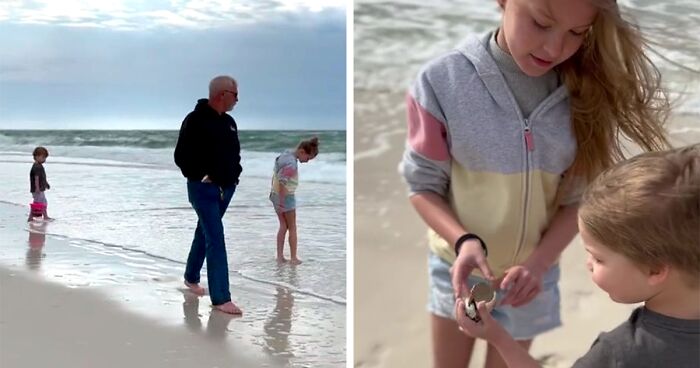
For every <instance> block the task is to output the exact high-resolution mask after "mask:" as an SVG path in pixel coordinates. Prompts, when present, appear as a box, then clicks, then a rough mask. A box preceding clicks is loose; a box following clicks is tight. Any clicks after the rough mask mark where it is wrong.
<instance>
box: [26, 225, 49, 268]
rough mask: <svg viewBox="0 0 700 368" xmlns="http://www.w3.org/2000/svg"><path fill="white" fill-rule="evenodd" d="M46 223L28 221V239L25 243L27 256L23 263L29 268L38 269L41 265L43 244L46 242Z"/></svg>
mask: <svg viewBox="0 0 700 368" xmlns="http://www.w3.org/2000/svg"><path fill="white" fill-rule="evenodd" d="M46 225H47V224H46V223H45V222H41V223H34V222H31V223H29V239H28V240H27V244H28V245H29V248H28V249H27V257H26V260H25V263H26V265H27V268H29V269H30V270H34V271H36V270H38V269H39V268H40V267H41V261H42V258H44V256H45V254H44V253H43V250H44V245H45V244H46Z"/></svg>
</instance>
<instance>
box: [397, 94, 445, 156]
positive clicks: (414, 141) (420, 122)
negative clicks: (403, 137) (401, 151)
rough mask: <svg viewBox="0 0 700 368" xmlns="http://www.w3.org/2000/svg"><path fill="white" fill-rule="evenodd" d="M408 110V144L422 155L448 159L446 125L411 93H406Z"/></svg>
mask: <svg viewBox="0 0 700 368" xmlns="http://www.w3.org/2000/svg"><path fill="white" fill-rule="evenodd" d="M406 106H407V111H408V144H410V145H411V148H413V150H415V151H416V152H418V153H420V154H421V155H423V156H425V157H427V158H429V159H431V160H436V161H447V160H449V159H450V152H449V150H448V149H447V132H446V131H445V126H444V124H442V123H441V122H440V121H438V120H437V119H435V118H434V117H433V115H431V114H430V113H429V112H428V111H426V110H425V109H423V107H422V106H420V105H419V104H418V102H416V100H415V99H414V98H413V96H411V94H410V93H409V94H406Z"/></svg>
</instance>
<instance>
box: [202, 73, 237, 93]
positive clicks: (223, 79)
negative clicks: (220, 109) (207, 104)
mask: <svg viewBox="0 0 700 368" xmlns="http://www.w3.org/2000/svg"><path fill="white" fill-rule="evenodd" d="M237 86H238V83H237V82H236V80H235V79H233V78H231V77H229V76H227V75H220V76H218V77H215V78H214V79H212V80H211V82H209V99H213V98H214V97H215V96H216V95H218V94H220V93H221V92H224V91H226V90H232V89H233V88H234V87H237Z"/></svg>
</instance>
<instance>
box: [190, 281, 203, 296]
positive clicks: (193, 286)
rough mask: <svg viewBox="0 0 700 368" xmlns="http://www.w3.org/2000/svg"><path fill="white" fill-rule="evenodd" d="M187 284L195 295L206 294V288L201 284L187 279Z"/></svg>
mask: <svg viewBox="0 0 700 368" xmlns="http://www.w3.org/2000/svg"><path fill="white" fill-rule="evenodd" d="M185 286H187V288H188V289H190V291H191V292H192V294H194V295H198V296H203V295H204V294H205V291H204V288H203V287H201V286H199V284H193V283H191V282H187V281H185Z"/></svg>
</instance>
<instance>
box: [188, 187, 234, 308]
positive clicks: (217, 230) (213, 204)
mask: <svg viewBox="0 0 700 368" xmlns="http://www.w3.org/2000/svg"><path fill="white" fill-rule="evenodd" d="M235 191H236V186H235V185H233V186H230V187H227V188H219V186H217V185H216V184H212V183H202V182H199V181H196V180H188V181H187V197H188V199H189V201H190V204H192V208H194V210H195V212H197V218H198V221H197V229H196V230H195V232H194V239H193V240H192V247H191V248H190V254H189V256H187V266H186V268H185V280H186V281H187V282H190V283H193V284H198V283H199V277H200V275H199V272H200V271H201V270H202V265H203V264H204V259H205V258H206V260H207V281H208V282H209V297H210V298H211V303H212V304H213V305H220V304H224V303H226V302H230V301H231V292H230V291H229V284H228V260H227V257H226V244H225V242H224V225H223V223H222V222H221V219H222V218H223V217H224V213H226V208H227V207H228V204H229V202H231V198H232V197H233V193H234V192H235Z"/></svg>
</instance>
